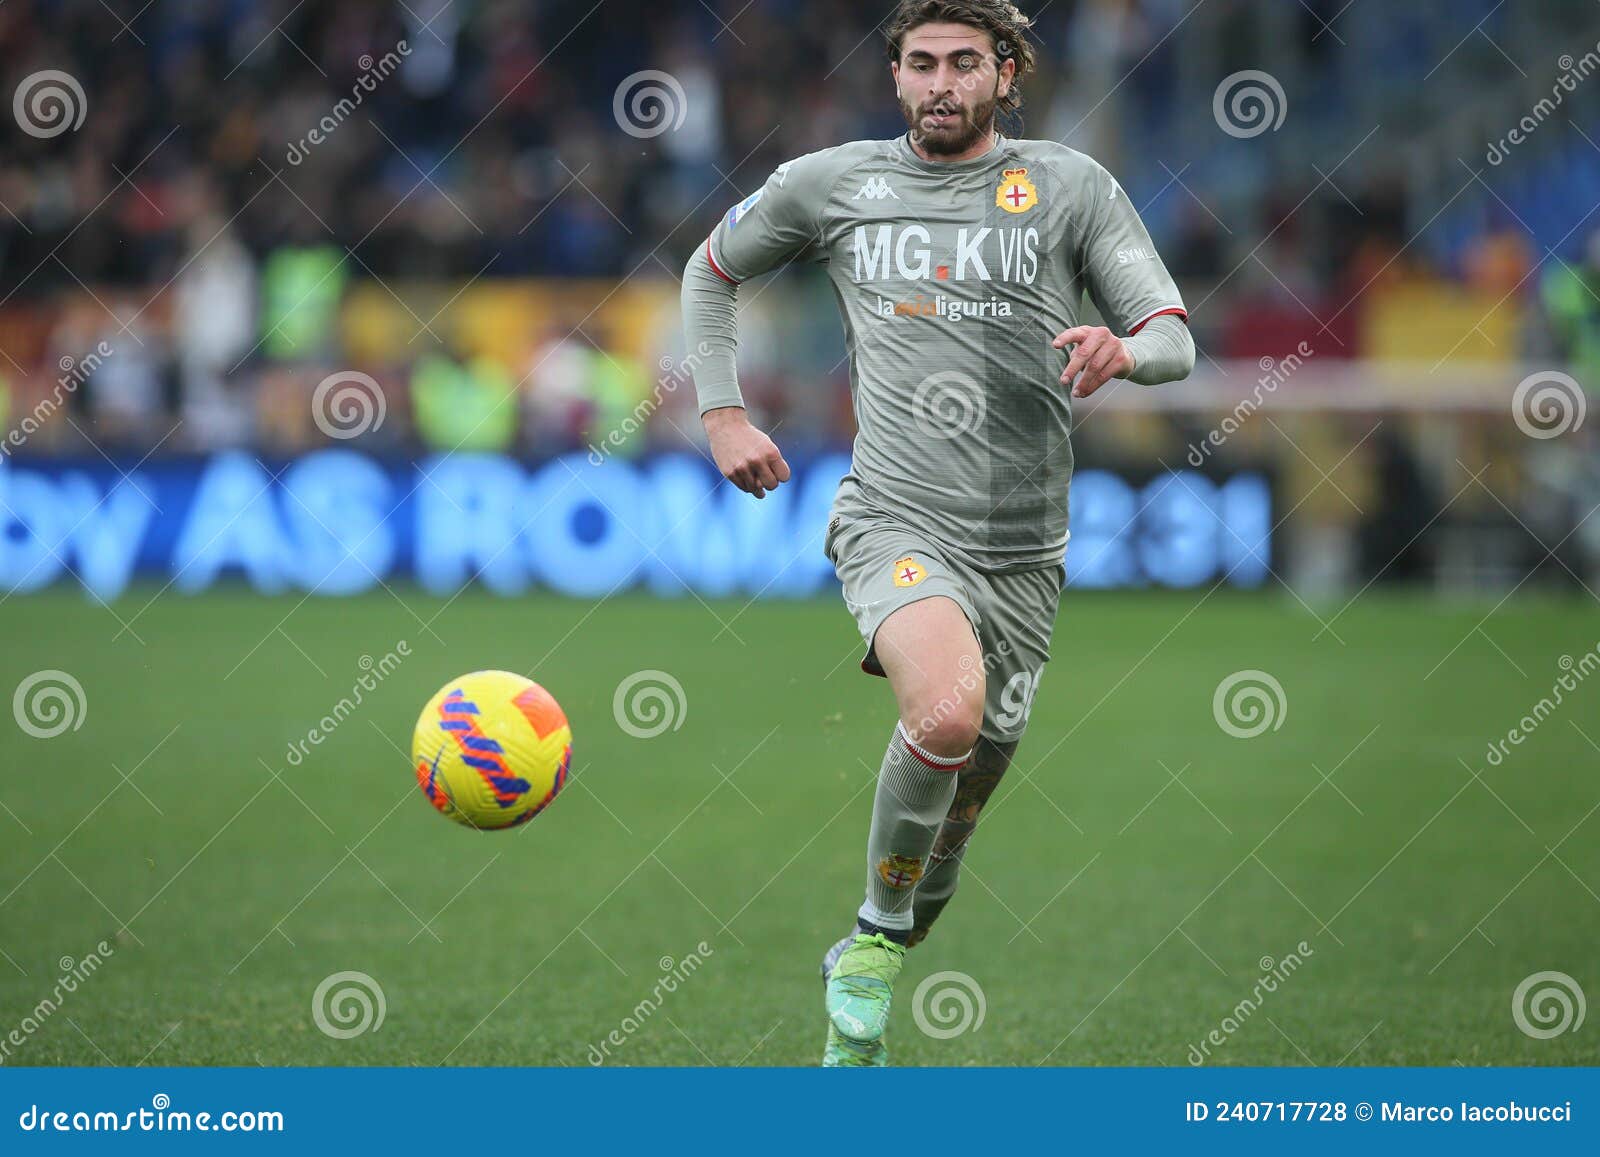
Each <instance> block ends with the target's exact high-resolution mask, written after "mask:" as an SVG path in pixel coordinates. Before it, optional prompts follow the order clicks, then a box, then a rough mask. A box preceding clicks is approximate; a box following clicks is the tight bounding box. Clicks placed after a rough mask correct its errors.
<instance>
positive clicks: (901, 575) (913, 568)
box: [893, 554, 928, 587]
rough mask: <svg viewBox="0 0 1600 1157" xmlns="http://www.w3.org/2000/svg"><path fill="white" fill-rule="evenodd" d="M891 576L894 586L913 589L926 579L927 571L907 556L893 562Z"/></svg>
mask: <svg viewBox="0 0 1600 1157" xmlns="http://www.w3.org/2000/svg"><path fill="white" fill-rule="evenodd" d="M893 574H894V585H895V586H897V587H914V586H916V585H917V584H918V583H919V582H921V581H922V580H923V579H925V578H927V577H928V570H927V568H926V567H924V566H923V565H922V564H921V563H920V562H918V561H917V560H916V559H914V558H912V557H911V556H910V555H909V554H908V555H906V557H905V558H902V559H896V560H895V563H894V567H893Z"/></svg>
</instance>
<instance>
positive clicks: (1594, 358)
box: [1540, 229, 1600, 392]
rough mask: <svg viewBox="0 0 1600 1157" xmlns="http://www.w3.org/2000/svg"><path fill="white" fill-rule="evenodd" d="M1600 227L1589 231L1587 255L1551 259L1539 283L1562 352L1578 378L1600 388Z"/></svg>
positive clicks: (1596, 389) (1592, 387)
mask: <svg viewBox="0 0 1600 1157" xmlns="http://www.w3.org/2000/svg"><path fill="white" fill-rule="evenodd" d="M1597 294H1600V229H1596V230H1595V231H1594V232H1593V233H1591V234H1590V235H1589V244H1588V249H1587V252H1586V254H1585V259H1584V260H1583V261H1581V262H1579V263H1577V264H1567V263H1565V262H1559V261H1552V262H1550V263H1549V264H1548V265H1547V266H1546V267H1545V274H1544V279H1543V281H1542V282H1541V284H1540V296H1541V297H1542V298H1543V299H1544V304H1545V311H1546V314H1547V315H1548V317H1549V321H1550V327H1551V329H1552V330H1553V331H1554V333H1555V336H1556V341H1557V343H1558V345H1559V347H1560V354H1561V356H1562V357H1563V358H1565V359H1566V360H1567V361H1569V362H1571V363H1572V365H1573V367H1574V372H1575V374H1576V376H1577V378H1578V380H1579V381H1580V382H1581V383H1583V384H1584V385H1585V386H1586V387H1587V388H1588V389H1589V390H1590V391H1591V392H1596V391H1600V296H1597Z"/></svg>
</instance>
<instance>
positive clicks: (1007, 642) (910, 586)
mask: <svg viewBox="0 0 1600 1157" xmlns="http://www.w3.org/2000/svg"><path fill="white" fill-rule="evenodd" d="M823 549H824V550H825V551H826V552H827V555H828V558H829V560H830V561H831V562H832V563H833V567H834V570H835V572H837V574H838V576H839V581H840V582H841V583H843V584H844V600H845V605H846V606H847V607H848V608H849V609H850V613H851V614H852V615H854V616H855V620H856V626H857V627H858V628H859V629H860V631H861V638H862V640H863V641H864V642H865V643H866V645H867V653H866V656H865V657H864V658H863V659H862V660H861V669H862V670H863V671H865V672H867V673H868V674H871V675H882V674H883V673H884V671H883V667H882V665H881V664H880V663H879V662H878V657H877V654H876V652H875V651H874V649H873V638H874V637H875V636H876V635H877V633H878V628H879V627H880V626H882V625H883V621H884V620H885V619H887V618H888V617H889V616H890V615H891V614H893V613H894V612H895V611H897V610H899V609H900V608H901V607H904V606H909V605H910V604H912V603H915V602H920V601H921V600H922V599H927V598H933V597H934V596H937V595H943V596H945V597H946V598H949V599H951V600H952V601H953V602H955V604H956V605H957V606H958V607H960V608H961V610H962V612H963V613H964V614H965V615H966V616H967V620H968V622H970V623H971V624H972V629H973V633H974V634H976V635H977V638H978V645H979V647H980V649H981V651H982V654H983V667H984V678H985V684H984V711H983V726H982V733H983V735H984V736H985V737H986V738H988V739H992V740H996V741H1000V742H1005V741H1008V740H1016V739H1020V738H1021V737H1022V733H1023V731H1024V730H1025V729H1026V728H1027V725H1028V713H1029V711H1030V710H1031V709H1032V707H1033V698H1034V695H1035V693H1036V692H1037V691H1038V689H1039V677H1040V675H1041V674H1043V671H1044V665H1045V663H1046V662H1048V661H1049V659H1050V635H1051V631H1052V630H1053V628H1054V627H1055V621H1056V611H1057V609H1058V608H1059V606H1060V603H1061V588H1062V585H1063V584H1064V583H1065V581H1066V568H1065V567H1064V566H1061V565H1059V564H1058V565H1056V566H1050V567H1043V568H1040V569H1035V570H1023V571H1002V572H991V571H981V570H978V569H976V568H974V567H972V566H971V565H969V564H968V563H966V562H964V561H963V560H962V559H961V558H960V556H959V555H958V554H957V553H956V552H954V551H952V550H950V549H949V548H947V547H943V546H940V545H939V544H937V543H936V542H934V541H933V540H932V538H930V537H929V536H928V535H927V534H924V533H922V532H920V531H918V530H916V529H914V528H912V527H910V526H908V525H906V524H905V523H903V522H901V521H899V520H898V519H894V518H890V517H887V516H884V515H880V514H876V513H873V514H859V515H858V514H850V513H835V514H834V515H833V516H832V518H831V519H830V520H829V523H828V534H827V539H826V541H825V543H824V546H823ZM973 686H974V687H975V686H976V682H975V680H974V682H973Z"/></svg>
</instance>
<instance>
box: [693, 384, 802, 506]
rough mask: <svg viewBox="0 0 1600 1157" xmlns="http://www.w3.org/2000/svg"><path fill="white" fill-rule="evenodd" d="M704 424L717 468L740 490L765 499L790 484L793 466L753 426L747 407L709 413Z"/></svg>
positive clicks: (709, 411) (733, 407) (725, 408)
mask: <svg viewBox="0 0 1600 1157" xmlns="http://www.w3.org/2000/svg"><path fill="white" fill-rule="evenodd" d="M703 421H704V422H705V426H706V437H707V438H708V439H709V440H710V442H711V457H712V458H713V459H715V461H716V463H717V469H718V470H720V471H722V476H723V477H724V478H726V479H727V480H728V481H729V482H732V483H733V484H734V485H735V486H737V487H738V488H739V489H740V490H743V491H745V492H747V493H749V494H754V495H755V496H756V497H757V498H765V497H766V495H767V491H769V490H776V489H777V488H778V483H780V482H787V481H789V464H788V463H787V462H785V461H784V460H783V455H782V454H780V453H779V452H778V447H777V446H776V445H775V444H774V443H773V441H772V439H771V438H769V437H767V436H766V435H765V434H763V433H762V432H761V431H760V430H757V429H756V428H755V427H754V426H752V425H751V424H750V418H749V416H748V415H746V414H745V412H744V407H742V406H723V407H720V408H719V409H715V410H707V411H706V413H705V417H704V419H703Z"/></svg>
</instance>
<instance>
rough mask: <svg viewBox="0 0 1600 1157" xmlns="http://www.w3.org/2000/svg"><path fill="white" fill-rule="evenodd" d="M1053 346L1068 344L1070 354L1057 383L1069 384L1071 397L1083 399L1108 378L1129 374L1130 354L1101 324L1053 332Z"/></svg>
mask: <svg viewBox="0 0 1600 1157" xmlns="http://www.w3.org/2000/svg"><path fill="white" fill-rule="evenodd" d="M1050 344H1051V345H1053V346H1054V347H1055V348H1056V349H1058V350H1059V349H1065V348H1066V347H1067V346H1069V345H1070V346H1072V347H1073V350H1072V357H1071V359H1070V360H1068V362H1067V368H1066V369H1065V370H1063V371H1062V373H1061V384H1062V385H1063V386H1065V385H1068V384H1071V383H1072V380H1073V378H1077V379H1078V380H1077V383H1076V384H1075V385H1073V386H1072V396H1073V397H1074V398H1087V397H1088V396H1089V395H1090V394H1092V393H1094V392H1095V391H1096V390H1098V389H1099V388H1100V387H1101V386H1103V385H1105V384H1106V383H1107V382H1109V381H1110V380H1111V379H1112V378H1125V377H1127V376H1128V375H1129V374H1131V373H1133V365H1134V357H1133V354H1132V353H1130V352H1129V350H1128V347H1127V346H1125V345H1123V344H1122V339H1121V338H1120V337H1118V336H1117V335H1116V334H1114V333H1112V332H1111V331H1110V330H1109V329H1107V328H1106V327H1105V326H1103V325H1077V326H1073V327H1072V328H1071V329H1064V330H1062V331H1061V332H1060V333H1058V334H1056V336H1055V340H1054V341H1052V342H1051V343H1050Z"/></svg>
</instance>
